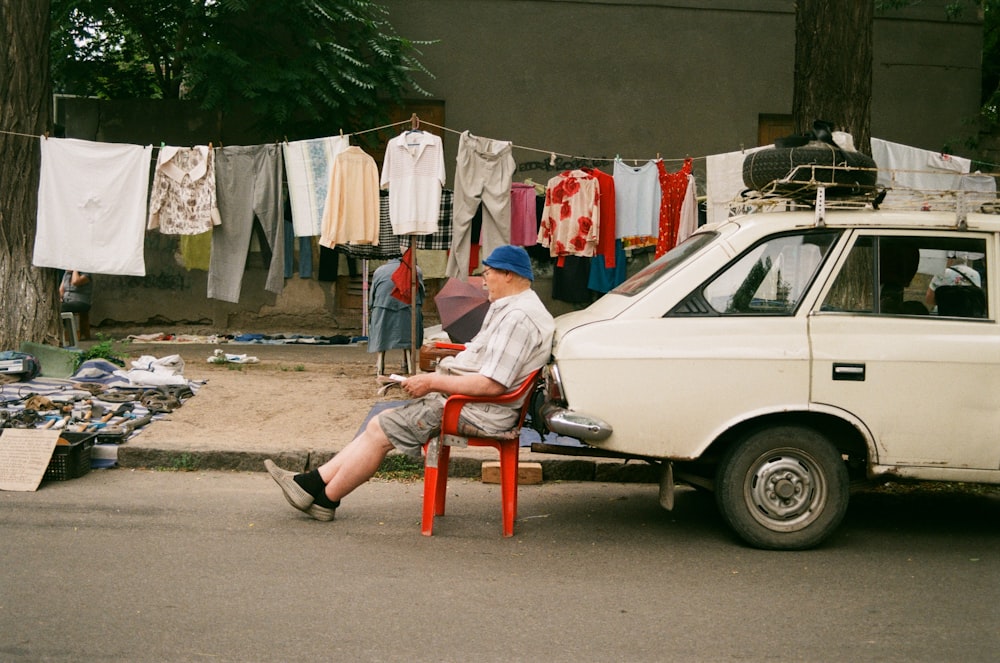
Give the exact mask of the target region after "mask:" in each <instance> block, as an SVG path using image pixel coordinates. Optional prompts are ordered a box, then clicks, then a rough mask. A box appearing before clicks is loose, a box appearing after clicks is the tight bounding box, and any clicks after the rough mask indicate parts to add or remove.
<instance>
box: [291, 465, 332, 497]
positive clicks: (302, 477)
mask: <svg viewBox="0 0 1000 663" xmlns="http://www.w3.org/2000/svg"><path fill="white" fill-rule="evenodd" d="M292 479H293V480H294V481H295V483H297V484H299V487H301V488H302V490H304V491H306V492H307V493H309V494H310V495H312V496H313V497H315V498H317V499H318V498H319V497H320V496H325V495H326V483H325V482H324V481H323V477H321V476H320V475H319V468H317V469H315V470H312V471H311V472H303V473H302V474H296V475H295V476H294V477H292Z"/></svg>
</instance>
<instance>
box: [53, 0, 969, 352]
mask: <svg viewBox="0 0 1000 663" xmlns="http://www.w3.org/2000/svg"><path fill="white" fill-rule="evenodd" d="M382 2H383V4H384V5H385V6H386V7H387V8H388V11H389V20H390V22H391V23H392V24H393V25H394V26H395V28H396V30H397V31H398V32H399V33H400V34H401V35H403V36H405V37H407V38H409V39H414V40H427V41H434V42H435V43H433V44H428V45H423V46H420V49H421V50H422V51H423V55H422V56H421V57H420V59H421V61H422V62H423V64H425V65H426V67H427V68H428V69H429V70H430V71H431V72H433V73H434V77H433V78H430V77H427V76H424V75H422V74H420V75H418V79H419V81H420V83H421V85H422V86H423V87H424V88H425V89H426V90H428V91H429V92H430V93H431V95H432V100H433V101H435V102H438V103H439V105H440V106H443V112H442V114H441V115H439V116H437V117H444V118H445V120H444V124H443V126H445V127H446V130H438V132H439V133H441V134H442V136H443V138H444V144H445V154H446V166H447V171H448V186H449V187H450V186H452V183H453V181H454V162H455V155H456V152H457V147H458V132H461V131H464V130H469V131H470V132H472V133H473V134H476V135H479V136H485V137H489V138H496V139H501V140H509V141H512V142H513V143H514V145H515V146H517V147H516V148H515V151H514V157H515V159H516V161H517V162H518V164H519V172H518V173H517V174H516V176H515V177H516V179H518V180H523V179H525V178H529V177H530V178H532V179H534V180H535V181H538V182H544V181H545V180H546V179H547V178H548V177H551V176H552V175H554V174H555V173H556V172H558V171H560V170H563V169H564V168H566V167H568V166H571V165H572V163H573V159H572V157H585V158H587V159H593V160H595V163H596V164H597V165H599V166H600V165H604V166H605V167H607V168H610V167H611V166H610V162H609V161H606V160H610V159H612V158H614V157H615V156H621V157H622V158H624V159H626V160H632V159H635V160H636V161H637V162H642V161H645V160H647V159H650V158H654V157H656V156H658V155H659V156H662V157H663V158H664V159H666V160H667V165H668V168H674V169H676V168H678V167H679V166H680V160H682V159H683V158H685V157H687V156H691V157H695V173H696V175H697V176H698V178H699V179H700V180H701V181H702V182H703V172H704V159H702V158H701V157H704V156H706V155H710V154H715V153H720V152H729V151H733V150H738V149H740V148H741V147H750V146H753V145H756V144H757V140H758V130H759V129H760V127H759V118H760V117H761V116H762V115H777V116H781V115H784V114H789V113H790V112H791V106H792V90H793V74H794V72H793V67H794V51H795V48H794V47H795V15H794V11H795V9H794V4H795V3H794V0H382ZM946 2H947V0H927V1H925V2H923V3H919V4H918V6H916V7H914V8H910V9H908V10H905V11H897V12H894V13H893V14H892V15H891V16H887V17H879V18H877V19H876V23H875V30H874V65H873V99H872V135H873V136H876V137H879V138H884V139H887V140H892V141H895V142H900V143H905V144H908V145H913V146H916V147H922V148H926V149H932V150H943V149H947V150H949V151H951V152H953V153H955V154H960V155H964V156H973V155H970V154H968V150H967V149H966V148H965V140H966V138H967V137H968V136H971V135H974V134H975V129H974V123H973V120H974V118H975V115H976V111H977V108H978V99H979V74H980V69H979V63H980V58H981V47H982V35H981V32H982V26H981V22H980V20H979V18H978V17H976V16H971V15H970V16H966V17H964V18H963V19H962V20H958V21H950V22H949V21H947V20H946V19H945V11H944V5H945V4H946ZM425 101H426V100H425ZM159 111H162V112H157V111H150V110H149V109H148V108H147V107H145V106H143V107H141V109H140V106H139V105H138V104H137V103H135V102H130V103H128V104H124V105H123V104H109V103H94V102H80V101H76V102H67V104H66V106H65V110H64V111H63V115H62V116H61V117H62V121H63V122H64V123H65V125H66V130H67V135H68V136H71V137H78V138H88V139H91V140H103V141H109V142H137V143H142V142H152V143H154V144H158V143H159V142H160V141H165V142H167V143H168V144H169V143H174V144H198V143H200V144H203V143H205V142H208V141H210V140H214V139H218V140H222V141H224V143H225V144H240V143H243V144H247V143H252V142H259V141H256V140H254V138H253V134H252V132H251V131H250V130H249V129H248V128H247V125H246V123H245V122H241V121H240V119H239V117H238V116H227V117H226V118H225V120H223V119H222V118H221V117H219V116H218V115H216V114H211V113H203V112H200V111H190V109H188V110H185V111H184V112H181V111H179V110H178V109H177V107H174V106H170V105H166V104H161V105H160V106H159ZM425 119H426V118H425ZM368 128H370V127H353V128H352V127H331V128H330V133H331V134H335V133H337V132H338V131H339V130H341V129H343V130H344V132H345V133H347V132H352V131H360V130H363V129H368ZM529 148H532V149H529ZM552 153H555V156H556V159H555V161H556V163H555V165H554V166H553V165H552V164H551V163H550V158H551V155H552ZM176 253H177V245H176V239H175V238H167V237H163V236H157V235H155V234H153V233H150V234H149V236H148V237H147V241H146V259H147V273H148V275H147V277H146V278H145V279H128V278H123V277H107V276H98V277H97V279H96V286H97V293H98V294H97V295H96V301H95V304H94V310H93V312H92V320H93V321H94V322H95V323H96V324H98V325H100V324H101V323H102V322H106V323H107V324H111V323H112V322H126V321H127V322H146V323H149V324H152V325H154V326H155V325H158V324H162V325H163V326H171V325H176V324H178V323H181V322H184V323H187V322H197V323H199V324H202V325H204V326H206V327H210V328H211V330H212V331H220V332H221V331H257V330H260V329H262V328H268V329H282V328H284V329H285V330H293V331H294V330H327V331H329V332H330V333H338V332H339V331H347V330H351V329H356V328H359V327H360V312H359V311H358V310H357V309H356V308H352V307H354V306H355V305H356V299H353V298H348V297H344V294H345V293H344V292H343V287H342V292H341V297H339V298H338V296H337V287H336V284H334V283H322V282H319V281H317V280H315V278H313V279H300V278H298V277H297V276H296V277H293V278H292V279H289V280H287V281H286V289H285V292H284V293H283V294H282V295H280V296H274V295H271V294H270V293H266V292H265V291H264V290H263V282H264V277H265V270H264V269H263V267H262V266H261V265H260V264H258V262H255V258H254V256H251V260H250V261H249V263H248V268H247V272H246V275H245V277H244V284H243V297H242V299H241V301H240V303H239V304H237V305H233V304H226V303H223V302H218V301H215V300H209V299H207V298H206V296H205V292H206V275H205V274H204V272H197V271H191V272H189V271H187V270H184V269H183V268H182V267H180V266H179V265H178V261H177V258H176ZM641 264H644V262H643V261H636V263H634V264H633V265H632V266H631V269H632V270H633V271H634V269H637V268H638V267H639V266H641ZM537 288H538V289H539V290H540V291H541V293H542V295H543V298H545V299H546V300H547V303H548V304H549V305H550V308H551V309H552V310H553V312H555V313H561V312H564V311H566V310H570V309H571V308H573V307H572V306H571V305H567V304H564V303H561V302H553V301H551V299H550V298H549V297H548V294H549V293H550V291H551V287H550V285H549V281H548V279H547V278H545V272H544V269H543V270H542V278H540V279H539V282H538V284H537ZM345 302H348V304H349V306H348V307H346V308H345V307H344V306H343V304H344V303H345Z"/></svg>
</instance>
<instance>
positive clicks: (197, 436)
mask: <svg viewBox="0 0 1000 663" xmlns="http://www.w3.org/2000/svg"><path fill="white" fill-rule="evenodd" d="M216 348H218V349H221V350H222V351H223V352H226V353H230V354H246V355H249V356H252V357H256V358H257V359H258V361H257V363H252V364H235V363H226V364H213V363H209V362H208V357H210V356H212V353H213V350H214V349H216ZM171 354H179V355H180V356H181V357H182V358H183V359H184V362H185V367H184V376H185V377H186V378H188V379H189V380H192V381H195V382H197V383H199V384H201V383H203V384H201V386H199V387H198V389H197V395H196V396H195V397H193V398H190V399H188V400H187V401H185V403H184V405H183V406H182V407H180V408H178V409H177V410H175V411H174V412H173V413H171V414H170V415H168V416H167V417H165V418H163V419H161V420H157V421H155V422H153V424H152V425H150V426H148V429H147V430H144V431H143V432H142V433H141V434H140V435H139V436H137V437H136V438H134V440H135V442H136V443H137V444H142V445H150V446H163V445H170V446H171V448H177V449H179V450H183V449H204V448H219V449H226V448H229V449H244V450H252V451H261V452H268V453H272V452H273V453H280V452H282V451H290V450H300V449H315V450H330V451H336V450H339V449H340V448H342V447H343V446H344V445H345V444H346V443H347V442H349V441H350V440H351V439H352V438H353V437H354V434H355V432H356V431H357V430H358V427H359V426H360V425H361V423H362V422H363V421H364V418H365V416H366V415H367V414H368V412H369V411H370V410H371V408H372V407H373V405H375V404H376V403H377V402H378V401H380V400H393V399H398V398H400V395H399V394H400V392H399V391H398V390H393V392H391V394H390V395H388V396H386V397H380V396H379V395H378V394H377V388H378V385H377V384H376V382H375V374H376V371H375V355H374V354H369V353H368V352H367V351H366V348H365V347H364V346H322V347H310V346H306V347H302V346H268V345H217V346H213V345H203V344H197V345H185V344H169V343H163V344H131V345H130V346H128V355H129V356H130V357H131V358H135V357H138V356H140V355H152V356H154V357H157V358H162V357H165V356H168V355H171ZM401 364H402V352H401V351H394V352H390V353H387V361H386V369H387V372H399V371H400V370H401ZM130 443H131V442H130Z"/></svg>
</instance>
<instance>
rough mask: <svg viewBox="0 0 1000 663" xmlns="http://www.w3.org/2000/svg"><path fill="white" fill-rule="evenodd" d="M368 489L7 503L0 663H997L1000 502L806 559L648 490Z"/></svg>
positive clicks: (253, 489) (909, 511)
mask: <svg viewBox="0 0 1000 663" xmlns="http://www.w3.org/2000/svg"><path fill="white" fill-rule="evenodd" d="M449 489H450V490H449V498H448V499H449V502H448V515H447V516H445V517H444V518H441V519H439V520H438V523H437V524H436V526H435V535H434V536H433V537H431V538H425V537H422V536H420V532H419V511H420V493H421V485H420V484H418V483H409V484H408V483H391V482H372V483H369V484H368V485H367V486H364V487H362V488H361V489H359V491H357V493H356V494H355V495H353V496H351V497H350V498H349V499H348V500H345V502H344V506H343V507H341V509H340V511H339V512H338V518H337V520H336V521H335V522H332V523H319V522H315V521H312V520H309V519H307V518H306V517H304V516H302V515H301V514H299V513H298V512H297V511H294V510H293V509H291V507H289V506H288V505H287V504H286V503H285V501H284V500H283V499H282V497H281V495H280V493H279V492H278V490H277V488H276V487H275V486H274V485H273V484H272V483H271V480H270V479H269V478H268V476H267V475H266V474H264V473H226V472H197V473H172V472H150V471H139V470H123V469H118V470H106V471H94V472H91V473H90V474H88V475H86V476H84V477H81V478H79V479H74V480H72V481H66V482H58V483H48V484H43V486H42V487H41V489H40V490H39V491H38V492H35V493H0V559H2V560H3V570H2V571H0V661H16V662H20V661H219V662H228V661H241V662H245V661H303V662H304V661H547V662H550V663H551V662H558V661H574V662H578V661H685V662H688V661H966V662H972V661H995V660H996V659H997V652H998V651H1000V498H998V497H997V496H996V494H993V495H992V496H984V495H970V494H958V493H934V494H926V493H918V494H909V495H886V494H863V495H858V496H855V498H854V500H853V501H852V505H851V508H850V512H849V514H848V517H847V519H846V521H845V523H844V525H843V526H842V527H841V529H840V530H839V531H838V533H837V534H836V535H835V536H834V537H833V538H832V539H831V540H830V541H829V542H828V543H827V544H826V545H824V546H823V547H822V548H820V549H817V550H813V551H808V552H796V553H787V552H785V553H776V552H763V551H758V550H753V549H749V548H747V547H745V546H743V545H741V544H740V543H739V542H737V541H736V540H735V539H734V538H733V537H732V536H731V535H730V534H729V533H728V531H727V530H726V529H725V528H724V526H723V524H722V522H721V520H720V518H719V517H718V515H717V514H716V511H715V507H714V503H713V501H712V498H711V496H709V495H707V494H703V493H699V492H696V491H693V490H686V491H683V492H681V493H680V494H679V495H678V499H677V506H676V509H675V511H674V512H672V513H668V512H666V511H663V510H662V509H661V508H660V507H659V506H658V504H657V500H656V488H655V486H650V485H635V484H606V483H599V482H583V483H547V484H543V485H540V486H523V487H522V488H521V491H520V510H519V520H518V522H517V525H516V535H515V537H514V538H512V539H503V538H502V537H501V536H500V523H499V514H500V506H499V494H498V488H497V487H496V486H487V485H483V484H481V483H479V482H477V481H469V480H457V479H453V480H452V481H451V482H450V483H449Z"/></svg>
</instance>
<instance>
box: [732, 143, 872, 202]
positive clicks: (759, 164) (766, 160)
mask: <svg viewBox="0 0 1000 663" xmlns="http://www.w3.org/2000/svg"><path fill="white" fill-rule="evenodd" d="M814 166H831V168H822V167H816V168H814ZM845 168H849V169H850V170H846V169H845ZM875 168H876V166H875V160H874V159H872V158H871V157H870V156H868V155H867V154H862V153H861V152H849V151H844V150H841V149H840V148H838V147H836V146H834V145H829V144H827V143H822V142H819V141H811V142H809V143H808V144H806V145H803V146H801V147H770V148H767V149H764V150H758V151H756V152H752V153H751V154H748V155H747V156H746V157H745V158H744V159H743V184H745V185H746V186H747V187H749V188H750V189H755V190H757V191H762V192H765V193H770V192H772V191H773V192H775V193H778V194H791V193H797V192H801V191H802V190H803V189H805V188H806V186H805V185H804V184H803V183H804V182H810V181H812V180H815V181H816V182H817V183H819V184H823V185H825V186H826V187H827V190H828V194H829V195H838V194H841V195H843V194H856V193H860V192H863V191H865V190H873V189H874V187H875V180H876V178H877V176H878V173H877V172H876V170H875ZM855 169H861V170H855ZM783 180H790V181H788V182H783Z"/></svg>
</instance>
